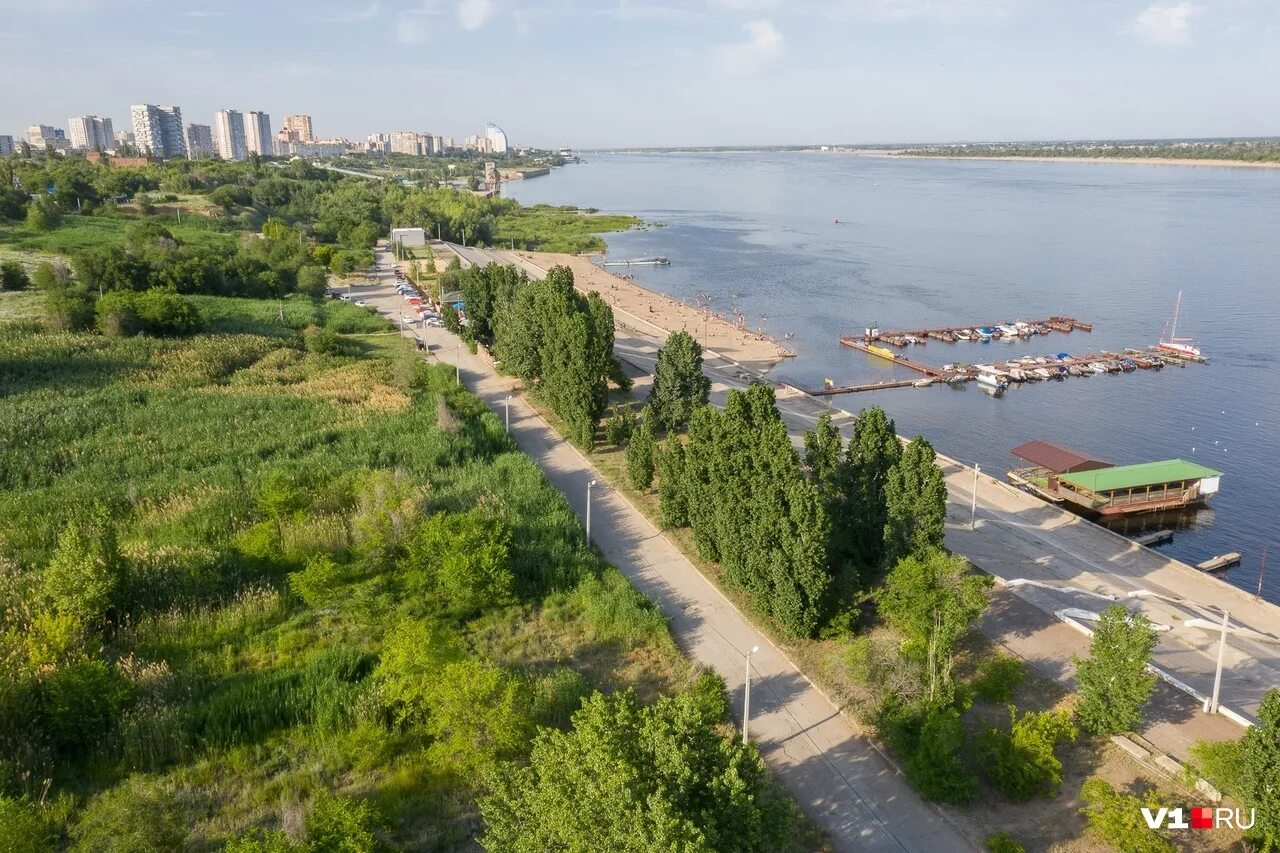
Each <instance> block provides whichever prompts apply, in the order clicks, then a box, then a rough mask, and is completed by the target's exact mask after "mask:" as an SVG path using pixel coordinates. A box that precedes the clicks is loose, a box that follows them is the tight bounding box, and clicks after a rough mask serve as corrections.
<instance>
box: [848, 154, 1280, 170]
mask: <svg viewBox="0 0 1280 853" xmlns="http://www.w3.org/2000/svg"><path fill="white" fill-rule="evenodd" d="M861 156H865V157H898V158H901V159H903V160H999V161H1003V162H1006V163H1011V162H1015V161H1019V160H1021V161H1025V162H1028V163H1113V164H1120V165H1130V166H1212V167H1217V168H1223V169H1280V163H1249V162H1246V161H1244V160H1196V159H1192V158H1187V159H1174V158H1165V157H1012V156H1011V157H953V156H948V155H946V154H882V153H875V154H864V155H861Z"/></svg>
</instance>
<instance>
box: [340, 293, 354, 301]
mask: <svg viewBox="0 0 1280 853" xmlns="http://www.w3.org/2000/svg"><path fill="white" fill-rule="evenodd" d="M338 298H339V299H341V300H342V301H343V302H350V301H351V294H350V293H339V294H338Z"/></svg>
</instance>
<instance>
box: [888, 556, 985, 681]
mask: <svg viewBox="0 0 1280 853" xmlns="http://www.w3.org/2000/svg"><path fill="white" fill-rule="evenodd" d="M990 585H991V578H990V577H989V576H987V575H979V574H975V573H973V572H971V571H970V567H969V564H968V563H967V562H966V561H965V560H964V559H963V558H962V557H955V556H951V555H948V554H946V553H944V552H942V551H940V550H937V549H933V550H928V551H924V552H918V553H915V554H911V555H910V556H907V557H904V558H903V559H902V560H900V561H899V562H898V564H897V565H896V566H894V567H893V570H892V571H890V572H889V576H888V577H887V578H885V584H884V587H883V588H882V589H881V590H880V592H879V594H878V595H877V597H876V600H877V602H878V604H879V609H880V613H881V615H882V616H884V618H885V619H886V620H887V621H888V622H889V624H890V625H891V626H892V627H893V628H894V629H895V630H897V631H898V632H899V633H900V634H902V636H903V638H904V639H905V641H906V642H905V645H904V651H905V652H906V653H907V654H908V655H909V656H910V657H912V658H914V659H916V660H919V661H921V662H923V664H924V667H925V677H926V678H927V679H928V682H927V685H926V691H925V696H926V699H927V701H928V702H930V703H933V704H942V705H945V704H947V703H948V702H949V701H950V699H951V690H952V684H951V665H952V657H953V652H954V649H955V643H956V641H957V640H959V639H960V638H961V637H962V636H964V634H965V632H966V631H968V630H969V628H970V626H972V625H973V624H974V623H975V622H977V620H978V617H980V616H981V615H982V611H984V610H985V609H986V607H987V588H988V587H989V586H990Z"/></svg>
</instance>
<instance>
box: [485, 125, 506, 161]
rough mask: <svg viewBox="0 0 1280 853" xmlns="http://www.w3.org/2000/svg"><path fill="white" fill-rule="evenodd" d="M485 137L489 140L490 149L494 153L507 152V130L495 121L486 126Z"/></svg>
mask: <svg viewBox="0 0 1280 853" xmlns="http://www.w3.org/2000/svg"><path fill="white" fill-rule="evenodd" d="M484 138H485V139H487V140H489V148H488V150H489V151H492V152H493V153H494V154H506V153H507V132H506V131H505V130H503V129H502V128H500V127H498V126H497V125H496V124H494V123H493V122H489V123H488V124H486V125H485V126H484Z"/></svg>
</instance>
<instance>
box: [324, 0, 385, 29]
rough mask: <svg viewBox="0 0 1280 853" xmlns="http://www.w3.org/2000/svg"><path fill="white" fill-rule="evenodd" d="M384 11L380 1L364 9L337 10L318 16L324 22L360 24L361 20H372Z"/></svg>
mask: <svg viewBox="0 0 1280 853" xmlns="http://www.w3.org/2000/svg"><path fill="white" fill-rule="evenodd" d="M381 13H382V6H381V5H380V4H378V3H370V4H369V5H368V6H365V7H364V8H363V9H348V10H347V11H345V12H335V13H334V14H332V15H321V16H320V17H319V18H316V20H317V21H319V22H320V23H322V24H358V23H360V22H361V21H372V20H373V19H374V18H376V17H378V15H380V14H381Z"/></svg>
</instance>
